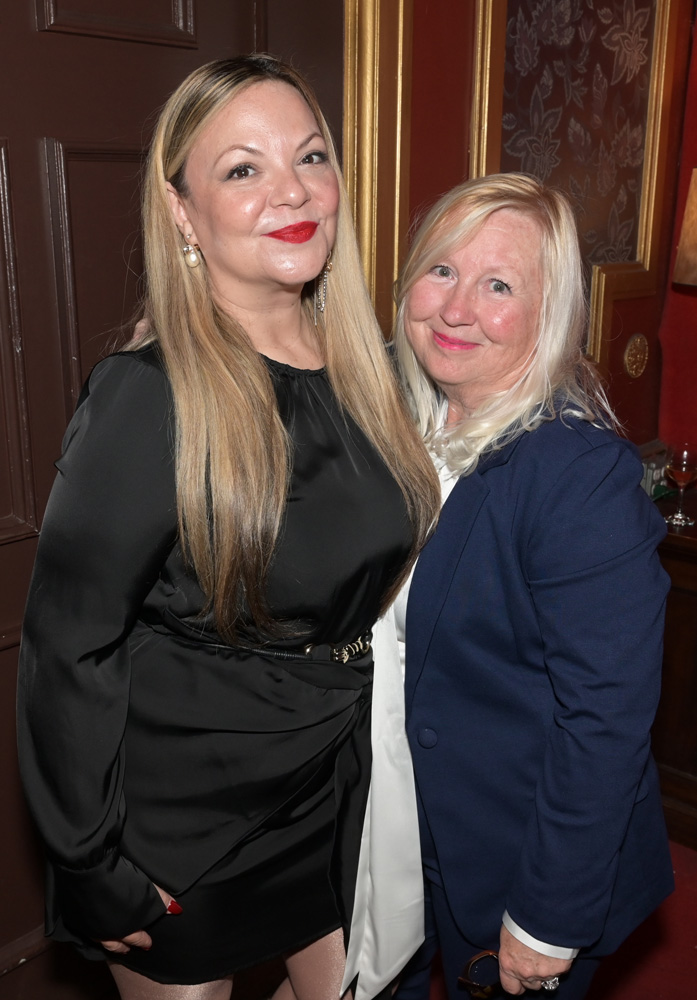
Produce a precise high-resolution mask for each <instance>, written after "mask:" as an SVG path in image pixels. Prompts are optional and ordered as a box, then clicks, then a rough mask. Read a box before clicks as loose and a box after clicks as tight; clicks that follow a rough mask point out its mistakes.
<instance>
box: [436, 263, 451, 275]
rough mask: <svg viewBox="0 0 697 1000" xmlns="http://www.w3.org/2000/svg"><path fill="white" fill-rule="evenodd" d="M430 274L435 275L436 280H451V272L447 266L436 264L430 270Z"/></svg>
mask: <svg viewBox="0 0 697 1000" xmlns="http://www.w3.org/2000/svg"><path fill="white" fill-rule="evenodd" d="M431 274H435V276H436V277H437V278H451V277H452V274H453V272H452V271H451V269H450V268H449V267H448V265H447V264H436V266H435V267H432V268H431Z"/></svg>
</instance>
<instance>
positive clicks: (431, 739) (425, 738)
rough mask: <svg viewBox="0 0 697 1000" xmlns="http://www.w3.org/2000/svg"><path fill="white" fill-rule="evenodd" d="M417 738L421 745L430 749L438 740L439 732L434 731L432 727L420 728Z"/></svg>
mask: <svg viewBox="0 0 697 1000" xmlns="http://www.w3.org/2000/svg"><path fill="white" fill-rule="evenodd" d="M416 738H417V740H418V741H419V745H420V746H422V747H424V749H426V750H430V749H431V747H434V746H435V745H436V743H437V742H438V733H436V732H434V731H433V730H432V729H420V730H419V732H418V734H417V737H416Z"/></svg>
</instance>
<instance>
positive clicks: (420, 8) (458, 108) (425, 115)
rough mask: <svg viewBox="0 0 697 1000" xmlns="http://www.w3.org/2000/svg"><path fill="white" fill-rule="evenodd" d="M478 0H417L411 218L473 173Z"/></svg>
mask: <svg viewBox="0 0 697 1000" xmlns="http://www.w3.org/2000/svg"><path fill="white" fill-rule="evenodd" d="M474 15H475V5H474V4H473V3H462V2H461V0H454V2H449V3H448V2H444V0H415V2H414V34H413V53H412V79H411V142H410V180H409V211H410V219H411V221H412V223H413V222H414V221H418V219H419V217H420V216H422V215H423V214H424V211H425V210H426V209H428V208H430V206H431V205H432V204H433V203H434V202H435V201H437V200H438V198H439V197H440V195H442V194H445V192H446V191H449V190H450V188H452V187H454V186H455V185H456V184H459V183H460V182H461V181H464V180H466V179H467V177H468V176H469V130H470V109H471V102H472V59H473V52H474V24H475V21H474Z"/></svg>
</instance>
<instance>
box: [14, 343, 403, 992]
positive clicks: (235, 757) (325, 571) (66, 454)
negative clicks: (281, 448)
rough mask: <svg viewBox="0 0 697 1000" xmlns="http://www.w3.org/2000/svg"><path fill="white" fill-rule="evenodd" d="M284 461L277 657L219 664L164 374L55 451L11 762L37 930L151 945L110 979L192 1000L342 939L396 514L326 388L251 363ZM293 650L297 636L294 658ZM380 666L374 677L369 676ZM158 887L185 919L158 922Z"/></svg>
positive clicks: (115, 389) (128, 377) (105, 390)
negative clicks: (34, 866)
mask: <svg viewBox="0 0 697 1000" xmlns="http://www.w3.org/2000/svg"><path fill="white" fill-rule="evenodd" d="M267 364H268V368H269V371H270V374H271V377H272V380H273V383H274V386H275V389H276V394H277V400H278V405H279V408H280V412H281V415H282V418H283V420H284V423H285V425H286V427H287V428H288V430H289V432H290V435H291V438H292V440H293V445H294V456H293V471H292V478H291V485H290V493H289V498H288V504H287V509H286V513H285V518H284V523H283V526H282V531H281V535H280V538H279V542H278V545H277V550H276V552H275V555H274V560H273V565H272V568H271V572H270V576H269V581H268V603H269V606H270V608H271V609H272V612H273V614H274V616H275V617H276V618H277V619H283V620H284V621H286V622H292V623H293V626H294V629H295V634H296V638H295V639H286V640H284V641H283V642H280V643H279V642H278V641H274V644H273V647H274V650H276V651H278V650H280V651H282V652H285V654H286V655H284V656H277V655H276V656H273V655H267V654H264V653H260V652H249V651H246V649H242V648H240V647H242V646H245V647H247V646H253V647H254V648H257V649H258V647H259V645H260V637H259V636H258V635H256V636H252V635H251V634H248V635H245V634H244V633H243V634H242V635H241V636H240V640H239V646H238V647H237V648H232V647H230V646H229V645H226V644H224V643H223V642H222V641H221V640H220V638H219V637H218V636H217V635H216V633H215V628H214V623H213V622H212V621H211V620H202V619H201V614H200V613H201V608H202V606H203V603H204V602H203V596H202V594H201V592H200V590H199V588H198V586H197V584H196V581H195V579H194V578H193V577H192V575H191V572H190V571H189V570H188V569H187V567H186V566H185V564H184V561H183V559H182V553H181V550H180V547H179V544H178V542H177V531H176V501H175V487H174V467H173V441H172V435H173V427H172V406H171V397H170V390H169V383H168V381H167V378H166V376H165V375H164V373H163V370H162V367H161V364H160V362H159V359H158V356H157V352H156V350H155V349H154V348H145V349H143V350H141V351H138V352H134V353H126V354H120V355H114V356H112V357H110V358H108V359H106V360H105V361H103V362H102V363H100V364H99V365H97V367H96V368H95V370H94V371H93V373H92V375H91V377H90V379H89V383H88V386H87V387H86V390H85V392H84V393H83V397H82V399H81V403H80V405H79V407H78V410H77V412H76V415H75V417H74V418H73V421H72V422H71V424H70V426H69V428H68V431H67V432H66V437H65V441H64V450H63V456H62V458H61V459H60V461H59V462H58V463H57V468H58V473H59V474H58V478H57V480H56V483H55V486H54V489H53V492H52V494H51V498H50V501H49V504H48V508H47V511H46V517H45V520H44V524H43V528H42V532H41V540H40V544H39V552H38V556H37V561H36V566H35V570H34V576H33V579H32V585H31V590H30V597H29V602H28V606H27V613H26V619H25V631H24V637H23V642H22V653H21V666H20V681H19V721H18V735H19V746H20V764H21V769H22V775H23V780H24V784H25V789H26V793H27V797H28V801H29V803H30V806H31V809H32V811H33V814H34V816H35V818H36V821H37V823H38V826H39V829H40V831H41V833H42V836H43V838H44V840H45V843H46V846H47V851H48V857H49V866H48V871H49V875H48V883H47V932H48V933H49V934H52V935H53V936H55V937H56V938H58V939H60V940H68V941H72V942H74V943H75V944H77V945H78V947H80V948H81V950H82V951H83V952H84V953H85V954H87V955H88V956H89V957H104V953H103V952H101V950H100V949H97V948H96V947H95V946H94V944H93V939H101V940H105V939H111V938H117V937H122V936H123V935H125V934H128V933H130V932H132V931H135V930H137V929H139V928H141V927H147V928H148V930H149V932H150V933H151V935H152V938H153V947H152V949H151V950H150V951H148V952H144V951H141V950H139V949H135V948H134V949H132V950H131V952H130V953H129V954H128V955H127V956H124V957H123V959H122V960H123V962H124V964H126V965H128V966H129V967H131V968H133V969H136V970H137V971H139V972H142V973H143V974H144V975H147V976H149V977H150V978H153V979H156V980H158V981H161V982H170V983H198V982H206V981H209V980H213V979H217V978H221V977H222V976H225V975H227V974H229V973H231V972H234V971H235V970H237V969H240V968H243V967H245V966H249V965H252V964H256V963H257V962H260V961H263V960H265V959H267V958H271V957H273V956H277V955H281V954H283V953H285V952H287V951H291V950H293V949H295V948H298V947H301V946H302V945H304V944H307V943H309V942H310V941H312V940H315V939H316V938H318V937H320V936H322V935H323V934H325V933H327V932H329V931H331V930H333V929H335V928H337V927H338V926H341V925H343V926H344V927H346V926H348V924H349V921H350V913H351V904H352V896H353V888H354V879H355V867H356V863H357V857H358V848H359V839H360V829H361V823H362V816H363V809H364V804H365V799H366V795H367V788H368V782H369V770H370V725H369V714H370V712H369V708H370V694H371V681H372V661H371V656H370V654H368V655H365V656H363V657H362V658H360V659H358V660H353V661H350V662H349V663H346V664H341V663H332V662H330V660H329V658H328V656H327V654H326V653H324V652H322V651H321V650H320V653H319V655H318V656H314V657H308V656H306V655H304V653H303V652H302V647H304V646H305V644H307V643H308V642H312V643H315V644H323V643H331V644H334V645H343V644H344V643H347V642H350V641H352V640H354V639H355V638H356V637H357V636H359V635H360V634H361V633H363V632H365V630H366V629H368V628H370V626H371V624H372V623H373V622H374V620H375V618H376V616H377V613H378V609H379V605H380V602H381V599H382V597H383V595H384V593H385V591H386V588H387V587H388V586H389V584H390V583H391V581H392V580H393V579H394V577H395V575H396V574H397V573H398V572H399V570H400V568H401V566H402V564H403V561H404V559H405V557H406V554H407V551H408V549H409V545H410V534H411V533H410V528H409V524H408V519H407V516H406V511H405V507H404V503H403V499H402V495H401V492H400V490H399V488H398V487H397V485H396V484H395V482H394V480H393V479H392V477H391V476H390V474H389V472H388V471H387V469H386V468H385V466H384V464H383V462H382V461H381V460H380V458H379V457H378V456H377V455H376V453H375V451H374V449H373V448H372V446H371V445H370V444H369V443H368V442H367V440H366V438H365V436H364V435H363V434H362V432H361V431H360V430H359V429H358V427H357V426H356V425H355V424H354V423H353V421H352V420H351V419H350V418H348V417H344V416H343V415H342V414H341V412H340V410H339V407H338V405H337V403H336V400H335V397H334V394H333V392H332V389H331V385H330V383H329V379H328V377H327V374H326V373H325V372H324V371H323V370H320V371H299V370H297V369H293V368H290V367H289V366H287V365H283V364H280V363H278V362H275V361H267ZM300 636H301V638H300ZM378 668H379V665H378ZM153 883H156V884H158V885H160V886H161V887H163V888H165V889H166V890H168V891H169V892H170V893H171V894H172V895H173V896H174V897H175V898H176V899H177V901H178V902H179V903H180V905H181V906H182V907H183V913H182V914H181V915H179V916H170V915H164V913H163V904H162V901H161V899H160V897H159V895H158V894H157V892H156V891H155V889H154V887H153Z"/></svg>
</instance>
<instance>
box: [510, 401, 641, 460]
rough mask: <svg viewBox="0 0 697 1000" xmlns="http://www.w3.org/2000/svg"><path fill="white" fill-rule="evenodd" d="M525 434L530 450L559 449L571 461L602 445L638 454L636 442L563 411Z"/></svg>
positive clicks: (636, 455)
mask: <svg viewBox="0 0 697 1000" xmlns="http://www.w3.org/2000/svg"><path fill="white" fill-rule="evenodd" d="M523 436H524V437H527V439H528V445H529V449H530V450H531V451H547V452H548V451H549V449H550V448H552V449H555V450H559V452H560V453H561V456H562V457H565V458H566V459H567V461H569V462H572V461H574V460H575V459H576V458H578V457H579V456H580V455H584V454H587V453H588V452H589V451H595V450H596V449H599V448H610V449H611V450H614V451H616V452H617V453H618V454H626V455H627V456H631V457H633V458H638V451H637V448H636V446H635V445H634V444H632V442H631V441H628V440H627V439H626V438H623V437H621V436H620V435H619V434H618V433H617V432H616V431H615V430H613V429H612V428H610V427H606V426H605V425H604V424H602V423H600V422H597V423H591V421H590V420H586V419H583V418H582V417H578V416H575V415H574V414H573V413H568V412H567V413H564V412H563V411H562V412H561V413H557V414H556V416H555V417H554V418H553V419H552V420H545V421H543V422H542V423H541V424H539V426H538V427H537V428H536V429H535V430H534V431H531V432H530V433H529V434H527V435H523Z"/></svg>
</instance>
